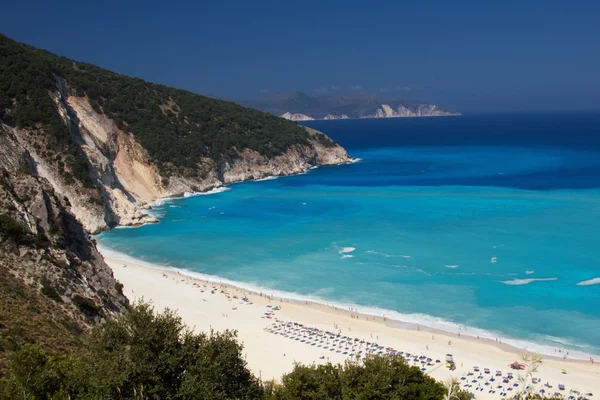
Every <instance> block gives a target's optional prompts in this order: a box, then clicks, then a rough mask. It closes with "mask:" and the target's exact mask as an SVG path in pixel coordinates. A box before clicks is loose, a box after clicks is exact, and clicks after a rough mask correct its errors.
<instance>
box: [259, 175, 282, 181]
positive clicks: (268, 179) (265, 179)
mask: <svg viewBox="0 0 600 400" xmlns="http://www.w3.org/2000/svg"><path fill="white" fill-rule="evenodd" d="M277 178H279V177H278V176H267V177H264V178H261V179H255V180H254V182H264V181H272V180H274V179H277Z"/></svg>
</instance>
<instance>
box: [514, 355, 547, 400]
mask: <svg viewBox="0 0 600 400" xmlns="http://www.w3.org/2000/svg"><path fill="white" fill-rule="evenodd" d="M521 360H522V361H523V364H524V365H525V369H524V370H522V372H521V373H519V375H518V376H517V380H518V381H519V389H518V390H519V391H518V393H517V394H516V396H515V397H517V398H519V399H523V398H525V397H528V396H529V395H531V394H532V393H533V390H534V387H533V385H527V383H528V382H529V381H531V379H532V378H533V374H534V373H535V372H537V371H538V368H539V367H540V365H542V363H543V361H544V359H543V358H542V356H541V355H540V354H538V353H534V352H530V351H526V352H525V353H523V355H522V356H521Z"/></svg>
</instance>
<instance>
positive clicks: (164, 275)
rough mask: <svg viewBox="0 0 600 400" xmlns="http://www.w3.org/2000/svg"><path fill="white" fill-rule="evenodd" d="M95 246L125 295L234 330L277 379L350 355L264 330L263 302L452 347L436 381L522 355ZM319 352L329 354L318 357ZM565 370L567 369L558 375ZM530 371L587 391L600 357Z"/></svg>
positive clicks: (344, 326)
mask: <svg viewBox="0 0 600 400" xmlns="http://www.w3.org/2000/svg"><path fill="white" fill-rule="evenodd" d="M99 249H100V251H101V253H102V254H103V256H104V257H105V260H106V262H107V263H108V264H109V266H110V267H111V268H112V269H113V271H114V273H115V277H116V278H117V279H118V280H119V281H121V282H122V283H123V284H124V285H125V294H126V295H127V297H129V298H130V299H131V300H134V301H135V300H139V299H142V298H143V299H145V300H146V301H152V303H153V305H154V306H155V307H156V308H157V309H159V310H161V309H164V308H170V309H174V310H176V311H177V312H178V313H179V315H180V316H181V317H182V319H183V322H184V323H186V324H187V325H188V326H190V327H193V328H194V329H195V330H200V331H209V330H211V329H215V330H224V329H232V330H236V331H238V338H239V339H240V342H241V343H242V344H243V345H244V357H246V359H247V362H248V366H249V368H250V369H251V370H252V371H253V372H254V373H255V374H256V375H257V376H260V377H261V378H263V379H266V380H269V379H280V378H281V375H282V374H284V373H287V372H290V371H291V370H292V368H293V365H294V362H300V363H303V364H312V363H322V362H326V361H331V362H333V363H343V362H344V360H345V359H346V358H347V356H343V355H341V354H334V353H325V354H323V350H319V349H316V348H314V347H313V348H311V347H310V346H306V345H305V344H301V343H299V342H294V341H291V340H289V339H286V338H284V337H282V336H276V335H273V334H272V333H268V332H267V331H265V330H264V329H265V328H267V327H268V326H269V324H270V323H272V322H274V320H273V319H268V318H265V311H268V312H270V313H271V309H266V308H265V307H267V306H268V305H273V306H274V305H278V306H279V307H281V310H279V311H277V312H276V313H274V314H273V316H274V317H275V318H279V320H280V321H285V322H295V323H301V324H303V325H305V326H311V327H317V328H319V329H323V330H329V331H335V330H338V329H339V330H340V333H341V334H342V335H348V336H353V337H355V338H362V339H364V340H367V341H369V340H370V341H374V342H375V341H376V342H378V343H380V344H382V345H385V346H386V347H387V346H390V347H394V348H396V349H399V350H404V351H405V352H409V351H410V352H411V353H412V354H426V355H428V356H431V357H432V358H433V359H440V360H444V357H445V354H447V353H452V354H453V355H454V357H455V360H456V363H457V369H456V371H452V372H451V371H449V370H448V369H447V368H445V367H444V365H443V364H437V365H436V366H434V367H432V368H431V371H429V370H428V371H427V373H428V374H430V375H431V376H432V377H434V378H436V379H438V380H446V379H448V378H450V377H455V378H461V377H465V379H466V374H467V372H469V371H470V370H471V369H472V368H473V366H476V365H479V366H481V367H482V368H484V367H486V368H490V369H491V370H492V371H495V370H502V371H503V372H504V373H506V372H507V371H510V369H509V368H508V364H510V363H511V362H513V361H515V360H520V359H521V354H522V351H520V350H519V349H518V348H515V347H513V346H510V345H508V344H502V345H500V344H499V343H495V341H494V340H493V339H492V340H491V341H490V340H484V339H479V340H478V339H477V338H475V337H468V336H466V335H461V336H460V337H458V336H457V335H456V334H452V333H448V332H444V331H439V330H436V329H430V328H424V327H423V326H421V327H420V328H419V329H417V328H416V327H414V328H413V329H411V327H410V326H408V327H399V326H398V324H397V321H394V320H388V319H387V318H386V319H384V318H383V317H375V316H371V315H367V314H360V313H359V312H356V311H353V310H348V309H347V308H343V307H336V306H331V305H327V304H320V303H318V302H312V301H311V302H309V301H308V300H300V299H289V298H280V297H279V296H277V295H276V294H273V297H270V296H268V295H267V294H265V293H264V292H263V293H260V292H257V291H253V290H250V289H248V288H247V287H238V286H235V283H233V282H229V281H227V280H225V279H221V280H220V281H216V280H212V279H210V278H211V277H207V278H208V279H202V278H200V277H192V276H189V275H187V274H184V272H185V271H183V270H179V269H176V268H172V267H167V266H157V265H153V264H149V263H146V262H144V261H139V260H135V259H134V258H132V257H129V256H125V257H122V255H121V254H120V253H116V252H114V251H112V250H109V249H107V248H105V247H103V246H99ZM211 287H212V289H210V288H211ZM217 287H218V289H217ZM202 288H204V289H202ZM242 296H244V297H247V298H248V299H250V303H249V304H248V303H244V302H241V300H239V299H240V298H242ZM238 302H239V304H238ZM324 356H327V358H322V357H324ZM428 368H429V367H428ZM563 369H566V370H568V371H569V373H568V374H566V375H564V374H562V373H561V371H562V370H563ZM515 375H517V372H516V371H515ZM535 376H539V377H540V378H541V379H543V382H544V383H545V382H550V383H551V384H552V385H553V386H554V387H557V385H558V384H559V383H561V384H565V385H566V386H567V390H568V389H572V388H576V389H578V390H582V391H586V392H593V391H596V392H598V391H600V364H597V363H594V364H592V363H590V362H589V361H587V362H586V361H583V360H571V359H567V360H563V359H561V358H555V357H548V356H545V357H544V364H543V365H542V366H541V367H540V372H539V373H536V374H535ZM469 379H471V378H469ZM540 387H541V386H540ZM474 393H476V394H477V396H478V397H480V396H483V397H487V398H498V397H499V396H498V393H494V394H492V393H487V392H486V393H483V392H474Z"/></svg>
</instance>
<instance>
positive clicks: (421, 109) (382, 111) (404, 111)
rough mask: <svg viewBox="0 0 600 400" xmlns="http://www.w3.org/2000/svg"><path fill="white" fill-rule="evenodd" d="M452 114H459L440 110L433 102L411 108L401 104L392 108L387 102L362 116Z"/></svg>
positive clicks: (436, 115) (393, 116)
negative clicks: (369, 113)
mask: <svg viewBox="0 0 600 400" xmlns="http://www.w3.org/2000/svg"><path fill="white" fill-rule="evenodd" d="M452 115H460V114H458V113H455V112H451V111H445V110H442V109H440V108H439V107H438V106H436V105H435V104H419V105H417V106H416V107H414V108H413V109H410V108H408V107H405V106H403V105H399V106H398V107H397V108H396V109H394V108H392V107H391V106H390V105H388V104H382V105H381V108H378V109H377V111H376V112H375V114H371V115H365V116H363V117H362V118H401V117H446V116H452Z"/></svg>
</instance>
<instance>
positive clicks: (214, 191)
mask: <svg viewBox="0 0 600 400" xmlns="http://www.w3.org/2000/svg"><path fill="white" fill-rule="evenodd" d="M228 190H231V188H230V187H228V186H221V187H217V188H214V189H210V190H208V191H206V192H185V193H184V194H183V197H185V198H187V197H194V196H208V195H210V194H217V193H223V192H226V191H228Z"/></svg>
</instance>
